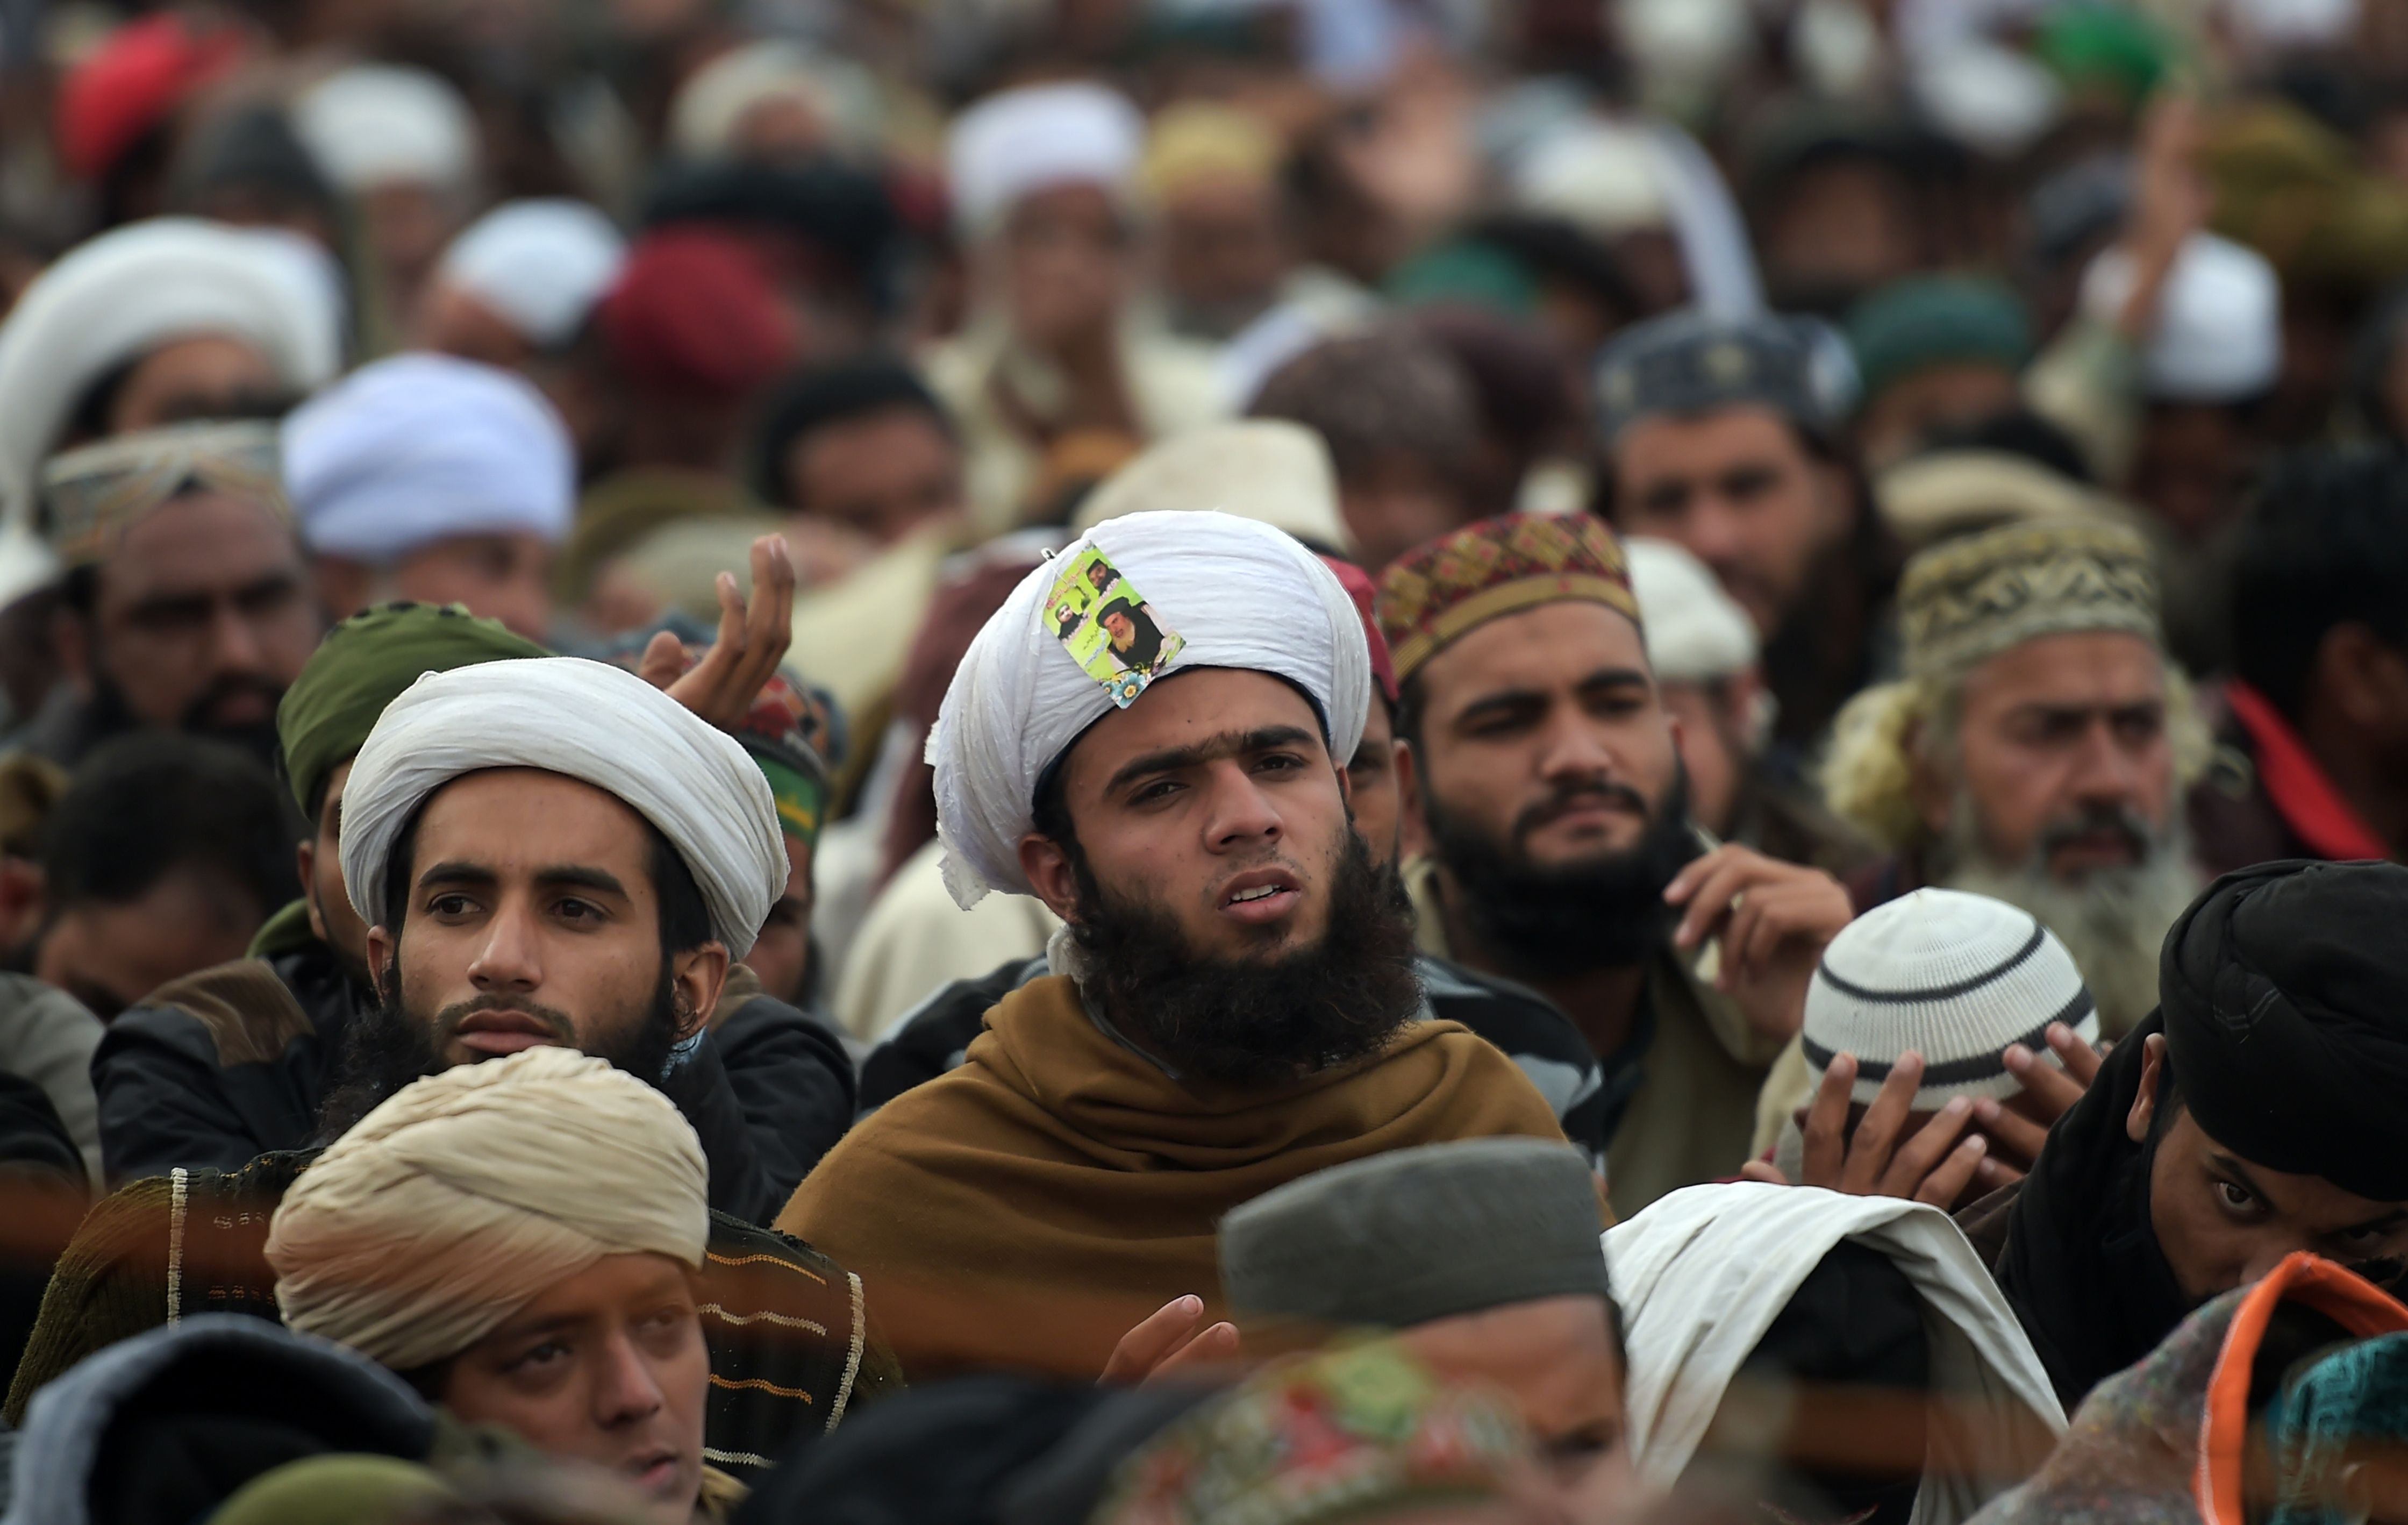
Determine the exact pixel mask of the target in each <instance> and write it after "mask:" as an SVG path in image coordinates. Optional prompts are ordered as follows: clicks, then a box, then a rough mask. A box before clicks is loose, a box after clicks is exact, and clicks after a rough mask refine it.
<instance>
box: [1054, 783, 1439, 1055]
mask: <svg viewBox="0 0 2408 1525" xmlns="http://www.w3.org/2000/svg"><path fill="white" fill-rule="evenodd" d="M1344 836H1345V842H1344V843H1343V844H1342V845H1341V847H1340V850H1339V852H1338V854H1337V855H1335V856H1334V858H1333V861H1332V863H1331V873H1330V882H1329V883H1330V888H1329V926H1328V929H1327V930H1326V932H1324V933H1323V934H1322V936H1321V939H1320V941H1318V942H1314V943H1312V945H1310V946H1308V947H1301V948H1297V949H1294V950H1293V951H1290V952H1287V953H1284V954H1282V955H1280V956H1278V957H1265V958H1212V957H1205V956H1203V955H1201V954H1198V953H1197V952H1196V951H1195V950H1194V949H1193V948H1191V947H1189V946H1188V944H1187V940H1186V938H1185V936H1184V934H1183V933H1182V931H1181V930H1180V927H1179V921H1178V918H1177V917H1175V916H1174V915H1172V914H1170V913H1169V912H1168V911H1167V910H1165V909H1164V908H1163V907H1162V906H1160V905H1158V904H1155V903H1153V902H1150V901H1140V900H1131V899H1122V898H1120V897H1118V896H1114V895H1110V894H1107V893H1106V892H1105V891H1104V889H1103V887H1102V886H1101V885H1098V884H1097V882H1096V880H1095V877H1094V875H1093V874H1092V873H1091V872H1090V871H1089V870H1088V868H1087V862H1086V857H1085V855H1083V854H1082V853H1077V852H1073V853H1072V854H1071V861H1072V864H1073V867H1074V868H1075V870H1076V871H1077V874H1078V882H1079V921H1078V924H1077V926H1076V927H1075V928H1073V931H1072V936H1073V937H1074V938H1075V939H1076V941H1077V942H1078V945H1079V948H1080V950H1081V951H1082V953H1083V954H1084V955H1085V956H1086V966H1087V967H1086V970H1085V972H1084V974H1083V976H1082V982H1081V985H1082V990H1083V991H1084V993H1085V994H1086V995H1087V996H1088V997H1089V998H1090V999H1092V1000H1096V1001H1097V1003H1098V1004H1099V1005H1100V1006H1101V1007H1102V1008H1103V1010H1104V1012H1105V1013H1106V1014H1108V1015H1109V1016H1110V1017H1111V1019H1112V1020H1113V1021H1114V1022H1117V1023H1121V1024H1123V1025H1125V1027H1126V1028H1127V1029H1129V1031H1130V1032H1131V1034H1132V1035H1133V1036H1135V1037H1136V1038H1137V1039H1139V1040H1140V1042H1141V1043H1143V1044H1144V1046H1145V1048H1146V1049H1147V1050H1148V1051H1149V1052H1150V1053H1152V1054H1153V1055H1154V1057H1157V1058H1159V1059H1160V1060H1162V1062H1163V1064H1164V1065H1165V1066H1166V1067H1167V1068H1168V1069H1169V1070H1170V1071H1171V1072H1173V1073H1174V1074H1176V1075H1178V1076H1179V1077H1180V1078H1181V1079H1183V1080H1197V1081H1203V1082H1207V1083H1209V1084H1214V1085H1222V1086H1241V1087H1247V1088H1261V1087H1266V1086H1279V1085H1283V1084H1286V1083H1289V1082H1292V1081H1295V1080H1297V1079H1299V1078H1301V1077H1303V1076H1305V1075H1307V1074H1310V1073H1312V1072H1314V1071H1316V1070H1323V1069H1326V1068H1329V1067H1331V1066H1334V1065H1340V1064H1345V1063H1348V1062H1351V1061H1353V1060H1355V1059H1359V1058H1362V1057H1365V1056H1366V1055H1369V1054H1373V1053H1376V1052H1378V1051H1379V1050H1380V1049H1381V1048H1382V1047H1383V1046H1385V1044H1386V1043H1387V1042H1388V1040H1389V1039H1390V1038H1392V1037H1394V1036H1395V1035H1396V1032H1397V1029H1399V1028H1401V1027H1403V1026H1404V1025H1405V1023H1406V1022H1407V1021H1409V1020H1411V1019H1412V1016H1413V1014H1415V1013H1416V1012H1418V1011H1419V1010H1420V1009H1421V1003H1422V987H1421V977H1420V976H1419V974H1417V973H1416V972H1415V971H1414V969H1413V954H1414V949H1413V923H1412V901H1411V900H1410V899H1407V897H1406V895H1405V887H1404V883H1403V881H1402V880H1400V879H1398V877H1397V870H1395V869H1394V868H1393V867H1389V868H1374V867H1373V866H1372V863H1371V856H1370V853H1369V850H1368V849H1367V848H1365V847H1364V845H1363V839H1362V838H1361V837H1359V836H1357V835H1356V834H1355V832H1353V831H1351V830H1350V831H1347V832H1346V833H1344Z"/></svg>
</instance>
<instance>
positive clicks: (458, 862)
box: [418, 858, 501, 889]
mask: <svg viewBox="0 0 2408 1525" xmlns="http://www.w3.org/2000/svg"><path fill="white" fill-rule="evenodd" d="M500 882H501V876H500V875H498V874H496V873H495V872H494V870H491V869H488V868H486V867H485V866H484V865H483V864H481V863H469V862H466V861H465V860H463V859H460V858H452V859H449V860H447V861H445V862H442V863H437V864H436V865H434V866H433V867H431V868H429V869H428V870H426V871H425V872H423V873H422V874H420V875H419V876H418V887H419V888H421V889H424V888H425V887H426V886H427V885H495V884H499V883H500Z"/></svg>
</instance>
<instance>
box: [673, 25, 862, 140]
mask: <svg viewBox="0 0 2408 1525" xmlns="http://www.w3.org/2000/svg"><path fill="white" fill-rule="evenodd" d="M780 100H798V101H801V102H802V103H803V104H805V105H806V106H808V107H810V109H811V112H812V114H813V115H815V116H816V117H818V118H819V120H820V123H821V126H822V128H823V130H824V132H825V133H826V135H827V143H826V146H827V147H828V148H830V149H833V150H835V151H839V152H840V153H852V154H860V153H865V152H867V151H871V150H873V149H875V148H876V147H877V145H878V140H879V138H880V137H881V136H882V129H883V125H884V124H883V122H882V121H881V118H882V114H883V113H882V110H881V108H880V106H879V102H878V87H877V85H876V84H875V83H874V82H873V81H871V79H869V78H868V76H867V73H866V72H865V71H864V70H863V69H862V67H861V65H858V64H855V63H853V61H852V60H850V59H846V58H839V57H837V56H835V55H833V54H829V53H824V52H822V51H820V50H818V49H816V48H811V47H808V46H806V45H805V44H803V43H799V42H796V41H793V40H791V39H789V38H784V37H766V38H763V39H761V40H760V41H757V42H748V43H746V44H744V45H743V46H742V47H740V48H732V49H730V50H727V51H726V52H724V53H722V54H720V55H719V56H718V57H717V58H714V59H712V60H711V61H710V63H708V64H705V65H703V66H702V67H701V68H698V69H696V70H695V72H694V73H693V74H692V75H691V76H689V77H688V78H687V79H686V82H685V83H684V84H682V85H681V86H679V87H678V93H677V99H676V100H675V101H674V102H672V103H671V104H670V107H669V147H670V148H672V149H673V150H675V151H677V153H678V154H679V156H680V157H682V158H687V159H724V158H726V157H727V156H729V155H730V154H732V153H734V152H735V151H736V150H737V143H736V137H737V134H738V130H739V129H741V128H742V126H743V125H744V119H745V117H746V116H747V115H749V114H750V113H751V112H752V110H753V108H754V107H757V106H764V105H767V104H768V103H770V102H772V101H780Z"/></svg>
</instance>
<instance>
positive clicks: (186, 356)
mask: <svg viewBox="0 0 2408 1525" xmlns="http://www.w3.org/2000/svg"><path fill="white" fill-rule="evenodd" d="M282 390H283V385H282V382H281V381H280V380H279V378H278V376H277V374H276V367H274V366H273V365H270V364H269V363H268V359H267V357H266V356H265V355H264V354H262V353H260V352H258V351H257V350H255V349H253V348H251V346H250V345H249V344H247V343H245V342H244V341H243V340H241V339H238V338H233V337H232V336H230V335H225V334H198V335H195V336H193V338H179V339H175V340H172V341H170V342H168V343H165V344H162V345H160V346H159V347H158V348H157V349H155V350H152V351H151V352H150V353H148V354H146V355H144V356H143V357H142V358H141V359H139V360H137V361H136V362H135V363H134V368H133V369H132V370H129V371H127V372H126V374H125V380H124V381H123V382H122V384H121V385H120V386H119V387H118V389H117V395H116V396H114V397H113V398H111V399H110V401H109V409H108V432H109V433H111V434H133V433H135V432H136V431H137V430H141V429H155V428H158V427H159V426H161V425H162V424H180V423H182V422H184V421H185V420H187V419H195V418H225V417H229V416H233V415H236V414H238V413H240V412H242V411H243V410H246V409H248V408H250V407H251V406H252V405H253V404H255V403H256V402H258V401H259V400H260V399H262V398H265V397H273V396H277V395H278V394H279V393H280V392H281V391H282Z"/></svg>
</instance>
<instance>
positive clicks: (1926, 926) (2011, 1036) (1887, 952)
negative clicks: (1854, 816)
mask: <svg viewBox="0 0 2408 1525" xmlns="http://www.w3.org/2000/svg"><path fill="white" fill-rule="evenodd" d="M2052 1022H2062V1023H2064V1024H2066V1025H2067V1026H2068V1027H2071V1029H2073V1030H2074V1031H2075V1032H2076V1033H2077V1034H2079V1035H2080V1036H2081V1037H2082V1039H2083V1040H2084V1041H2085V1042H2095V1041H2097V1039H2098V1037H2099V1011H2098V1008H2097V1006H2096V1005H2095V1004H2094V1003H2093V1002H2092V1001H2091V999H2090V991H2089V988H2088V987H2087V986H2086V985H2084V984H2083V983H2082V971H2080V970H2078V969H2076V968H2074V967H2073V956H2072V955H2071V954H2070V953H2068V952H2066V950H2065V944H2064V943H2062V942H2058V941H2057V935H2056V934H2055V933H2054V932H2051V931H2050V930H2049V929H2048V928H2045V927H2042V925H2041V924H2040V923H2039V921H2037V920H2036V919H2034V918H2033V916H2032V915H2031V914H2030V913H2028V912H2026V911H2019V910H2017V909H2016V908H2015V907H2014V906H2011V905H2009V904H2007V903H2006V902H2005V901H2003V900H1994V899H1990V898H1989V897H1988V896H1986V895H1968V894H1965V893H1964V892H1962V891H1960V890H1953V889H1918V890H1916V891H1914V893H1913V894H1911V895H1903V896H1900V897H1899V899H1895V900H1892V901H1890V902H1889V903H1888V904H1887V905H1884V906H1880V907H1877V908H1875V909H1874V910H1871V911H1868V912H1866V913H1865V914H1863V915H1861V916H1858V917H1857V918H1856V920H1854V921H1852V922H1850V923H1849V924H1848V925H1847V926H1846V927H1845V928H1842V929H1841V932H1840V935H1839V936H1837V937H1835V938H1833V939H1832V940H1831V945H1830V946H1829V947H1828V948H1826V949H1824V950H1823V963H1822V966H1821V967H1820V968H1818V969H1817V970H1815V971H1814V979H1813V984H1812V985H1809V986H1807V990H1806V1028H1805V1033H1804V1041H1803V1045H1802V1046H1803V1047H1804V1050H1805V1055H1806V1066H1807V1068H1808V1069H1809V1070H1810V1071H1812V1072H1813V1075H1814V1079H1815V1082H1816V1083H1817V1084H1818V1085H1819V1084H1820V1083H1821V1081H1822V1078H1823V1072H1824V1070H1825V1069H1826V1068H1827V1067H1828V1065H1829V1064H1830V1062H1831V1060H1832V1058H1833V1057H1834V1056H1836V1055H1841V1054H1849V1055H1854V1056H1855V1057H1856V1089H1855V1091H1854V1093H1853V1094H1854V1095H1855V1097H1856V1100H1857V1101H1868V1102H1869V1101H1872V1099H1873V1098H1874V1097H1875V1096H1877V1095H1879V1094H1880V1092H1881V1086H1882V1082H1883V1081H1885V1080H1886V1079H1888V1078H1889V1072H1890V1067H1891V1065H1892V1064H1894V1063H1895V1062H1896V1061H1897V1059H1898V1057H1899V1055H1901V1054H1904V1053H1905V1052H1907V1051H1908V1050H1909V1049H1913V1050H1914V1052H1915V1053H1917V1054H1920V1055H1922V1056H1923V1062H1924V1071H1923V1087H1922V1089H1920V1090H1918V1091H1916V1092H1915V1093H1914V1110H1916V1111H1917V1112H1935V1111H1937V1110H1939V1109H1940V1107H1942V1105H1944V1104H1945V1103H1946V1102H1947V1101H1948V1100H1949V1098H1951V1097H1957V1096H1966V1097H1985V1096H1987V1097H2007V1096H2013V1095H2014V1094H2015V1093H2016V1092H2017V1091H2018V1090H2020V1089H2021V1088H2022V1083H2021V1082H2019V1081H2017V1080H2016V1079H2015V1077H2014V1074H2013V1073H2012V1072H2009V1070H2008V1069H2007V1066H2006V1061H2005V1060H2004V1059H2003V1058H2002V1057H2001V1056H2002V1055H2004V1054H2005V1053H2006V1051H2007V1049H2008V1048H2009V1047H2010V1046H2012V1045H2014V1044H2016V1043H2021V1044H2022V1045H2023V1046H2024V1047H2025V1048H2028V1049H2029V1050H2030V1051H2031V1052H2032V1053H2034V1054H2035V1055H2038V1056H2039V1057H2041V1058H2042V1061H2043V1062H2045V1063H2050V1064H2054V1063H2056V1062H2057V1057H2056V1056H2055V1055H2054V1054H2052V1053H2050V1052H2049V1048H2048V1043H2047V1042H2046V1040H2045V1037H2044V1034H2045V1032H2046V1030H2047V1028H2048V1025H2049V1024H2050V1023H2052Z"/></svg>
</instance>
